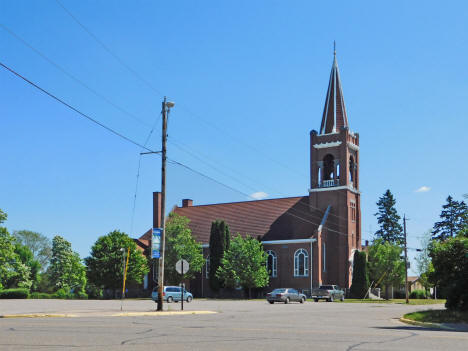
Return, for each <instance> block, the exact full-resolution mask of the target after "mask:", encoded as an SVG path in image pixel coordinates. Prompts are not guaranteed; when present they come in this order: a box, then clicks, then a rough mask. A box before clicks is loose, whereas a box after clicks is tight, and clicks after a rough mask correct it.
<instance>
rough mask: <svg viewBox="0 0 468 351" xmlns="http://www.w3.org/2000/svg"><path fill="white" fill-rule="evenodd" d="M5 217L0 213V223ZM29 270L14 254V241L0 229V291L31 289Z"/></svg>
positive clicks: (6, 231)
mask: <svg viewBox="0 0 468 351" xmlns="http://www.w3.org/2000/svg"><path fill="white" fill-rule="evenodd" d="M6 218H7V215H6V213H4V212H1V211H0V222H3V221H4V220H6ZM29 276H30V269H29V267H28V266H26V265H25V264H24V263H22V262H21V259H20V257H19V256H18V254H17V253H16V252H15V239H14V238H13V237H12V236H11V235H10V233H9V232H8V230H7V229H6V228H4V227H0V289H3V288H5V289H9V288H26V289H28V290H29V288H30V287H31V280H30V279H29Z"/></svg>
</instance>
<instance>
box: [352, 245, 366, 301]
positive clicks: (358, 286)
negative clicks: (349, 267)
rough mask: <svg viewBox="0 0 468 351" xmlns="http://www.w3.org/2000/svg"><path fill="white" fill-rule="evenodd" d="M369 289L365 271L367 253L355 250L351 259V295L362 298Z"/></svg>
mask: <svg viewBox="0 0 468 351" xmlns="http://www.w3.org/2000/svg"><path fill="white" fill-rule="evenodd" d="M368 289H369V276H368V273H367V254H366V253H365V252H364V251H357V250H356V251H355V252H354V259H353V280H352V284H351V297H353V298H356V299H362V298H363V297H364V296H365V295H366V293H367V290H368Z"/></svg>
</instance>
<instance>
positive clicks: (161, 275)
mask: <svg viewBox="0 0 468 351" xmlns="http://www.w3.org/2000/svg"><path fill="white" fill-rule="evenodd" d="M167 111H168V108H167V102H166V97H164V101H163V103H162V153H161V156H162V157H161V163H162V164H161V251H160V257H159V271H158V308H157V310H158V311H162V310H163V293H164V251H165V246H166V216H165V205H166V141H167Z"/></svg>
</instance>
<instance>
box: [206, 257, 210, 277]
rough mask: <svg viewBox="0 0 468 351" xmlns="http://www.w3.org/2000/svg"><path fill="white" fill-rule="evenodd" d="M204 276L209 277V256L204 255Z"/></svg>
mask: <svg viewBox="0 0 468 351" xmlns="http://www.w3.org/2000/svg"><path fill="white" fill-rule="evenodd" d="M205 277H206V279H210V256H209V255H208V256H206V258H205Z"/></svg>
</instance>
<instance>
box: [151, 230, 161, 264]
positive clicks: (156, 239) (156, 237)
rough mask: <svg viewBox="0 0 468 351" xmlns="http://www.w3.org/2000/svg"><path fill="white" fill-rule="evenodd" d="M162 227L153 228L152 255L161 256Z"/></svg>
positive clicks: (154, 256) (153, 256)
mask: <svg viewBox="0 0 468 351" xmlns="http://www.w3.org/2000/svg"><path fill="white" fill-rule="evenodd" d="M161 231H162V229H161V228H153V235H152V236H151V257H152V258H159V257H160V256H161Z"/></svg>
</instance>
